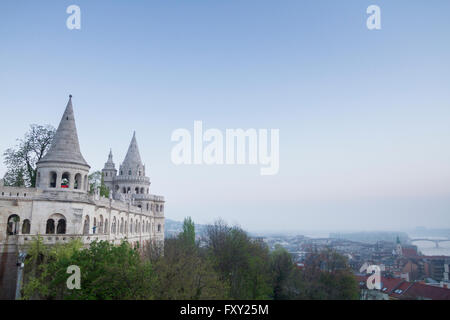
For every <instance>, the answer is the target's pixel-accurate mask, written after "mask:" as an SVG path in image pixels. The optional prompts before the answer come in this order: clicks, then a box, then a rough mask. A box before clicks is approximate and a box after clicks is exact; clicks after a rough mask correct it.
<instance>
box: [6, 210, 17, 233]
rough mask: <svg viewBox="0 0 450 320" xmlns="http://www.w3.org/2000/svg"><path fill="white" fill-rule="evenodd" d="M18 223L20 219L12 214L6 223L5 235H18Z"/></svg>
mask: <svg viewBox="0 0 450 320" xmlns="http://www.w3.org/2000/svg"><path fill="white" fill-rule="evenodd" d="M19 223H20V218H19V216H18V215H17V214H12V215H10V216H9V218H8V223H7V225H6V234H7V235H9V236H12V235H16V234H18V233H19Z"/></svg>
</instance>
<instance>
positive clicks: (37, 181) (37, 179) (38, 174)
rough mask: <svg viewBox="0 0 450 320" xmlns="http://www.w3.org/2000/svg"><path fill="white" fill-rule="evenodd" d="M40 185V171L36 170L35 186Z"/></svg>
mask: <svg viewBox="0 0 450 320" xmlns="http://www.w3.org/2000/svg"><path fill="white" fill-rule="evenodd" d="M40 185H41V173H40V172H38V173H37V178H36V186H37V187H39V186H40Z"/></svg>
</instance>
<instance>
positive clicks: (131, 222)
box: [130, 219, 133, 233]
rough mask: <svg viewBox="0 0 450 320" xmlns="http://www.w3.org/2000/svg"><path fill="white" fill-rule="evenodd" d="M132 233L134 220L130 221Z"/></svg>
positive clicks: (131, 231)
mask: <svg viewBox="0 0 450 320" xmlns="http://www.w3.org/2000/svg"><path fill="white" fill-rule="evenodd" d="M130 233H133V219H131V221H130Z"/></svg>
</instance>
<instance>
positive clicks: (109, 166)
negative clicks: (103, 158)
mask: <svg viewBox="0 0 450 320" xmlns="http://www.w3.org/2000/svg"><path fill="white" fill-rule="evenodd" d="M115 167H116V165H115V164H114V161H113V154H112V149H111V150H110V151H109V156H108V161H107V162H106V163H105V169H114V168H115Z"/></svg>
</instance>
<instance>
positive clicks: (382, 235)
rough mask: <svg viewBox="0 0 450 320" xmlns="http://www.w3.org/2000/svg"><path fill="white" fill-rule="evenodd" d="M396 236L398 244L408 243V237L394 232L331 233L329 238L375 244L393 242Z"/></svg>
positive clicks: (402, 233) (403, 233)
mask: <svg viewBox="0 0 450 320" xmlns="http://www.w3.org/2000/svg"><path fill="white" fill-rule="evenodd" d="M397 236H398V237H399V238H400V242H402V243H406V242H408V239H409V237H408V235H407V234H406V233H405V232H400V231H399V232H395V231H374V232H354V233H331V234H330V238H335V239H345V240H349V241H356V242H362V243H369V244H375V243H377V242H378V241H388V242H395V241H396V240H397Z"/></svg>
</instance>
